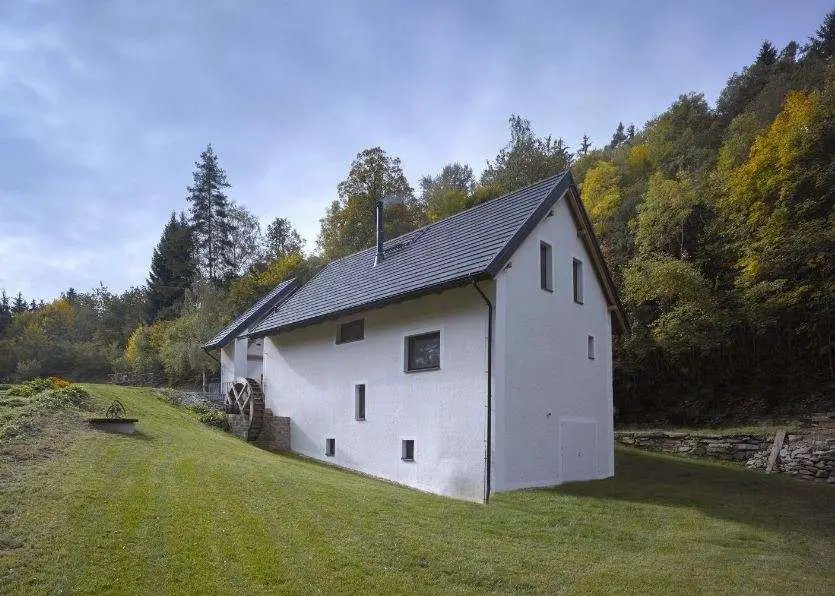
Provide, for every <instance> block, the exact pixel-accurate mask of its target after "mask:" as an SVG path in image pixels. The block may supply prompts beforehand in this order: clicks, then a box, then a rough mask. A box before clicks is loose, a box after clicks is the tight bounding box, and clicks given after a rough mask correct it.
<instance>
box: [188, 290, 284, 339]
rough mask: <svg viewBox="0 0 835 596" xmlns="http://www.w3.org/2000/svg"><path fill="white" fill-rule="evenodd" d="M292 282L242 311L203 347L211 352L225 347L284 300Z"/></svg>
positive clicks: (270, 292) (271, 291)
mask: <svg viewBox="0 0 835 596" xmlns="http://www.w3.org/2000/svg"><path fill="white" fill-rule="evenodd" d="M294 281H295V280H293V279H288V280H287V281H283V282H281V283H280V284H278V285H277V286H276V287H275V288H273V289H272V290H270V291H269V292H267V294H266V295H265V296H264V297H263V298H261V299H260V300H259V301H258V302H256V303H255V304H253V305H252V306H251V307H249V308H248V309H247V310H246V311H244V313H243V314H242V315H241V316H239V317H238V318H237V319H235V320H234V321H232V322H231V323H229V325H227V326H226V327H224V328H223V329H221V330H220V331H219V332H218V334H217V335H215V336H214V337H213V338H212V339H211V340H209V341H208V342H207V343H205V344H203V347H204V348H205V349H207V350H211V349H214V348H219V347H221V346H224V345H226V344H227V343H228V342H229V341H230V340H232V339H234V338H235V337H237V336H238V335H239V334H240V333H241V331H244V330H245V329H246V328H247V326H248V325H250V324H251V323H253V322H256V321H257V320H258V317H262V316H264V315H265V314H266V313H267V312H268V311H269V310H270V309H271V308H273V307H274V306H276V305H277V304H279V303H280V302H281V300H282V299H283V298H286V297H287V294H288V293H289V292H290V290H292V289H293V286H294Z"/></svg>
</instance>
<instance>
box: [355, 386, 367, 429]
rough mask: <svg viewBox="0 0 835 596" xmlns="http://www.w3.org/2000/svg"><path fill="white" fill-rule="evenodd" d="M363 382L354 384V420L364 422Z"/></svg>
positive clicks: (364, 392) (364, 391) (364, 390)
mask: <svg viewBox="0 0 835 596" xmlns="http://www.w3.org/2000/svg"><path fill="white" fill-rule="evenodd" d="M365 394H366V389H365V383H357V384H356V385H354V420H356V421H358V422H365Z"/></svg>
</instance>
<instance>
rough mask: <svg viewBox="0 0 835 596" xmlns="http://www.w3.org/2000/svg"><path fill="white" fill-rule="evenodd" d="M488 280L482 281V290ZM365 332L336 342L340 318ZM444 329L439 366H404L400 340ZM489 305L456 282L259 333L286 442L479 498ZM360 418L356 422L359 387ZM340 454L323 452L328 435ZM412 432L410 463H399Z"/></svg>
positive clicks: (270, 398) (349, 464) (311, 453)
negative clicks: (287, 424)
mask: <svg viewBox="0 0 835 596" xmlns="http://www.w3.org/2000/svg"><path fill="white" fill-rule="evenodd" d="M492 286H493V284H492V282H486V283H483V284H482V287H483V289H485V291H486V293H488V296H489V295H490V294H492ZM357 318H364V319H365V339H364V340H362V341H357V342H351V343H345V344H336V343H335V338H336V333H337V328H338V325H339V323H342V322H346V321H352V320H355V319H357ZM437 330H440V332H441V368H440V370H436V371H424V372H413V373H407V372H404V370H405V338H406V337H407V336H409V335H413V334H418V333H425V332H431V331H437ZM486 337H487V306H486V304H485V303H484V301H483V299H482V298H481V297H480V296H479V295H478V293H477V292H476V290H475V289H474V288H473V287H471V286H467V287H462V288H456V289H453V290H449V291H446V292H443V293H442V294H434V295H430V296H425V297H422V298H419V299H415V300H410V301H407V302H403V303H401V304H396V305H392V306H387V307H384V308H380V309H375V310H371V311H366V312H363V313H360V314H358V315H356V316H349V317H346V318H343V319H339V320H336V321H331V322H325V323H321V324H317V325H312V326H310V327H304V328H301V329H297V330H293V331H289V332H283V333H279V334H276V335H272V336H269V337H266V338H265V339H264V380H265V388H266V389H265V393H266V405H267V407H268V408H271V409H272V411H273V412H274V413H275V414H276V415H280V416H289V417H290V420H291V432H290V437H291V449H292V450H293V451H295V452H297V453H301V454H303V455H306V456H308V457H312V458H315V459H320V460H323V461H326V462H328V463H332V464H335V465H338V466H343V467H346V468H352V469H355V470H359V471H361V472H364V473H367V474H371V475H374V476H378V477H381V478H386V479H389V480H393V481H395V482H400V483H403V484H406V485H409V486H412V487H415V488H418V489H421V490H426V491H430V492H435V493H440V494H444V495H449V496H453V497H458V498H463V499H469V500H475V501H478V500H481V499H482V496H483V491H484V476H485V474H484V464H485V462H484V448H485V426H486V425H485V415H486V409H485V408H486V392H487V385H486V383H487V374H486V370H487V368H486V367H487V353H486ZM358 383H364V384H365V385H366V420H365V421H357V420H355V410H354V406H355V385H356V384H358ZM328 437H332V438H334V439H336V454H335V456H334V457H327V456H325V439H326V438H328ZM403 439H414V441H415V461H414V462H404V461H402V460H401V441H402V440H403Z"/></svg>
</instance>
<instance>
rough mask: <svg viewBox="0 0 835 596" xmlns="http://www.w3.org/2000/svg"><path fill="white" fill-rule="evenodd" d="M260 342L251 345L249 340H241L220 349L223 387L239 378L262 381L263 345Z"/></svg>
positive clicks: (231, 342)
mask: <svg viewBox="0 0 835 596" xmlns="http://www.w3.org/2000/svg"><path fill="white" fill-rule="evenodd" d="M260 341H261V340H258V342H260ZM258 342H253V343H252V344H250V343H249V341H248V339H247V338H239V339H236V340H233V341H230V342H229V343H228V344H226V345H225V346H223V347H222V348H221V349H220V382H221V387H223V383H229V382H232V381H234V380H235V379H236V378H238V377H249V378H250V379H255V380H256V381H257V380H259V379H260V377H261V371H262V368H263V367H262V360H261V355H262V351H263V344H262V343H258Z"/></svg>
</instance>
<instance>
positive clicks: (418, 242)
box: [249, 172, 572, 336]
mask: <svg viewBox="0 0 835 596" xmlns="http://www.w3.org/2000/svg"><path fill="white" fill-rule="evenodd" d="M570 184H572V179H571V174H570V173H568V172H563V173H561V174H557V175H555V176H551V177H550V178H546V179H545V180H542V181H540V182H537V183H536V184H533V185H532V186H528V187H526V188H522V189H520V190H517V191H514V192H512V193H510V194H507V195H504V196H502V197H498V198H495V199H492V200H490V201H487V202H485V203H482V204H480V205H477V206H475V207H473V208H471V209H468V210H466V211H462V212H460V213H457V214H455V215H453V216H451V217H448V218H446V219H443V220H440V221H437V222H435V223H433V224H430V225H428V226H426V227H424V228H421V229H419V230H415V231H414V232H409V233H408V234H404V235H403V236H400V237H398V238H394V239H393V240H390V241H388V242H386V243H385V246H384V250H385V253H384V254H385V258H384V260H383V261H382V262H381V263H380V264H378V265H377V266H375V265H374V257H375V255H376V248H369V249H367V250H363V251H361V252H358V253H355V254H353V255H350V256H347V257H345V258H342V259H339V260H336V261H333V262H331V263H330V264H328V265H327V266H326V267H325V268H324V269H323V270H322V271H320V272H319V274H318V275H316V276H315V277H314V278H313V279H311V280H310V281H309V282H307V283H306V284H305V285H303V286H302V287H301V288H300V289H299V290H298V291H296V292H295V293H294V294H293V295H292V296H290V298H288V299H287V300H286V301H285V302H284V303H282V305H281V307H280V308H279V309H278V310H277V311H276V312H274V313H272V314H270V315H269V316H266V317H264V319H263V320H262V321H261V322H259V323H258V324H257V325H254V326H253V327H252V329H250V332H249V334H250V335H254V336H257V335H265V334H266V333H268V332H270V331H274V330H278V329H289V328H293V327H299V326H302V325H307V324H311V323H314V322H317V321H320V320H323V319H325V318H329V317H335V316H339V315H341V314H347V313H350V312H353V311H357V310H362V309H367V308H374V307H377V306H382V305H383V304H387V303H390V302H394V301H397V300H402V299H406V298H411V297H417V296H420V295H423V294H428V293H431V292H434V291H437V290H439V289H443V288H447V287H453V286H456V285H461V284H465V283H469V282H470V281H473V280H476V279H485V278H488V277H492V276H493V275H495V274H496V273H497V272H498V270H499V269H500V268H501V266H502V265H503V264H504V261H505V260H507V258H508V257H509V256H510V255H511V254H512V253H513V251H515V250H516V248H517V247H518V245H519V244H520V243H521V241H522V240H524V238H525V237H526V236H527V235H528V233H530V231H531V229H532V228H533V226H534V225H535V224H536V223H537V222H538V221H539V220H540V219H541V218H542V216H544V215H545V213H546V212H547V211H548V210H549V209H550V208H551V207H552V206H553V204H554V203H555V202H556V200H557V199H558V198H559V197H560V196H561V195H562V194H563V193H564V192H565V191H566V190H567V189H568V187H569V185H570Z"/></svg>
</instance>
